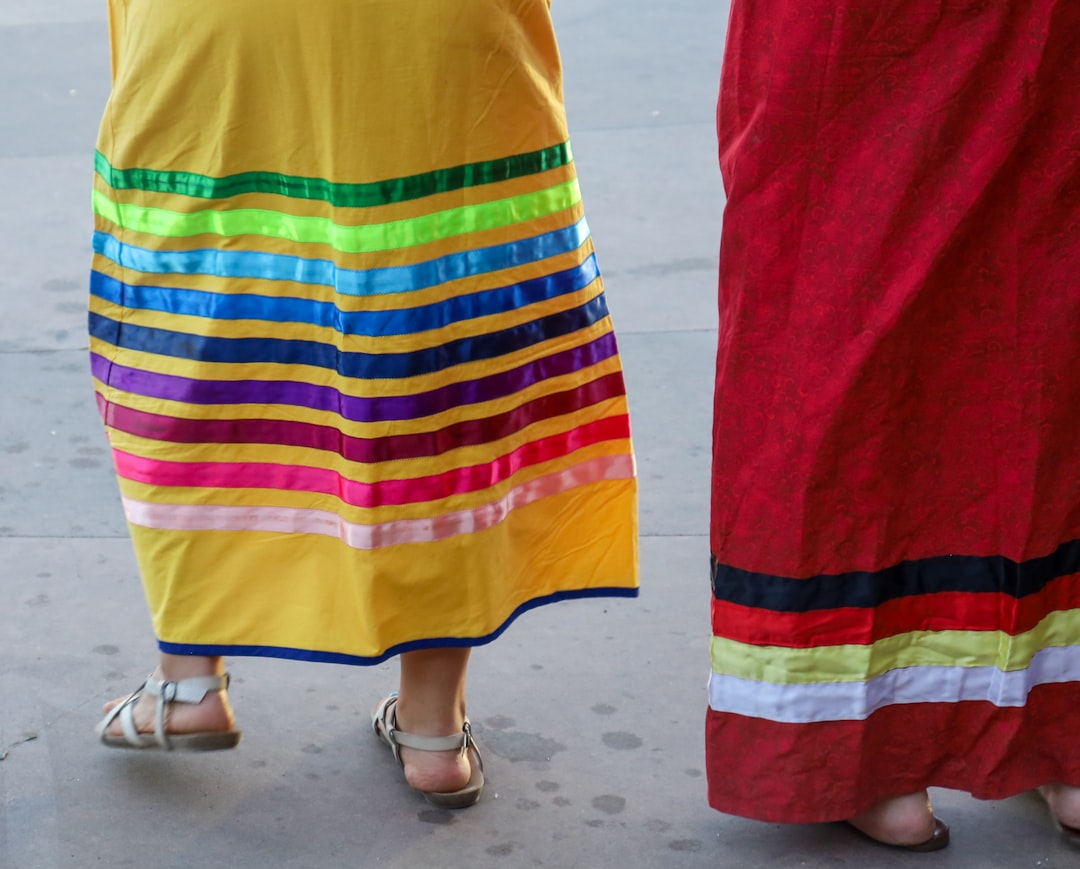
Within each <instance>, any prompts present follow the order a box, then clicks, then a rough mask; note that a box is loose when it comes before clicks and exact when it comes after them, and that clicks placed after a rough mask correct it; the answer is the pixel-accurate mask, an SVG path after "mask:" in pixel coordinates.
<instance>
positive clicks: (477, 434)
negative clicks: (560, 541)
mask: <svg viewBox="0 0 1080 869" xmlns="http://www.w3.org/2000/svg"><path fill="white" fill-rule="evenodd" d="M624 394H625V391H624V388H623V380H622V374H620V373H619V372H617V371H615V372H612V373H611V374H607V375H605V376H603V377H599V378H597V379H596V380H590V381H589V382H587V383H583V384H581V385H580V386H578V387H576V388H574V389H567V390H563V391H561V392H555V393H552V394H550V395H543V396H541V397H540V398H536V399H533V400H532V401H529V402H526V403H524V404H522V405H519V406H518V407H516V408H514V409H513V410H509V411H506V412H505V413H500V414H495V415H493V416H488V417H484V418H482V419H470V420H463V421H462V422H458V423H454V424H452V425H448V426H444V427H442V428H440V429H436V430H434V431H425V432H418V433H416V434H398V435H387V436H384V437H377V438H361V437H353V436H350V435H346V434H343V433H342V432H341V431H340V430H339V429H338V428H337V427H336V426H331V425H316V424H314V423H308V422H295V421H290V420H282V419H184V418H177V417H172V416H164V415H162V414H156V413H147V412H145V411H141V410H135V409H133V408H130V407H124V406H123V405H120V404H111V403H109V402H108V401H106V400H105V398H104V397H103V396H102V395H101V394H100V393H98V396H97V400H98V408H99V410H100V411H101V415H102V418H103V419H104V420H105V424H106V425H107V426H109V427H110V428H113V429H116V430H118V431H123V432H127V433H128V434H132V435H135V436H136V437H142V438H147V439H149V440H156V441H167V442H171V443H185V444H277V445H281V446H294V447H307V448H310V449H315V450H325V451H327V452H332V453H338V454H339V455H341V456H343V457H344V458H346V459H348V460H349V461H351V462H367V463H375V462H388V461H393V460H395V459H409V458H419V457H421V456H437V455H441V454H443V453H445V452H448V451H449V450H454V449H458V448H460V447H466V446H476V445H478V444H485V443H490V442H491V441H497V440H501V439H502V438H504V437H508V436H509V435H512V434H514V433H515V432H518V431H521V430H522V429H524V428H525V427H526V426H530V425H532V424H534V423H536V422H540V421H541V420H546V419H551V418H553V417H560V416H566V415H567V414H571V413H574V412H575V411H579V410H582V409H583V408H586V407H591V406H592V405H595V404H598V403H600V402H602V401H607V400H609V399H612V398H617V397H619V396H622V395H624Z"/></svg>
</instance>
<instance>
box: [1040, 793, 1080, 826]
mask: <svg viewBox="0 0 1080 869" xmlns="http://www.w3.org/2000/svg"><path fill="white" fill-rule="evenodd" d="M1039 793H1040V794H1042V796H1043V799H1044V800H1046V804H1047V805H1048V806H1049V807H1050V814H1051V815H1053V816H1054V818H1055V819H1056V820H1057V822H1058V823H1059V824H1063V825H1064V826H1066V827H1072V828H1073V829H1074V830H1080V788H1076V787H1071V786H1070V785H1065V784H1062V783H1061V782H1051V783H1050V784H1047V785H1043V786H1042V787H1041V788H1039Z"/></svg>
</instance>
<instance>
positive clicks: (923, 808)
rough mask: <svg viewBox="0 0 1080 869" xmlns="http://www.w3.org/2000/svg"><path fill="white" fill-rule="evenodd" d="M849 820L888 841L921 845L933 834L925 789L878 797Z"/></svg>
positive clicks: (884, 842)
mask: <svg viewBox="0 0 1080 869" xmlns="http://www.w3.org/2000/svg"><path fill="white" fill-rule="evenodd" d="M848 823H849V824H851V826H853V827H854V828H855V829H856V830H858V831H859V832H861V833H863V834H864V835H866V836H869V837H870V838H871V839H874V840H876V841H878V842H881V843H883V844H885V845H900V846H907V845H920V844H922V843H923V842H925V841H927V840H928V839H929V838H930V837H931V836H933V835H934V811H933V809H931V808H930V795H929V794H927V792H926V791H919V792H917V793H914V794H906V795H904V796H902V797H887V798H885V799H883V800H879V801H878V802H877V803H875V804H874V805H873V806H871V807H870V808H869V809H867V810H866V811H865V812H861V813H860V814H858V815H856V816H855V817H853V818H850V819H849V820H848Z"/></svg>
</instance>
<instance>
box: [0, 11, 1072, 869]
mask: <svg viewBox="0 0 1080 869" xmlns="http://www.w3.org/2000/svg"><path fill="white" fill-rule="evenodd" d="M104 5H105V4H104V3H103V2H90V0H33V2H30V0H0V84H2V86H3V87H2V90H0V123H2V133H3V135H2V136H0V171H2V172H3V177H4V178H5V185H4V192H5V195H4V199H3V206H2V207H0V251H2V261H3V268H2V269H0V311H2V312H3V315H2V317H0V637H2V641H3V648H4V652H5V654H4V657H3V662H2V664H0V755H3V759H2V760H0V795H2V807H3V811H2V812H0V866H3V867H5V869H83V867H93V866H109V867H113V866H115V867H124V866H138V867H148V869H189V867H215V869H216V867H234V869H250V867H256V866H258V867H260V869H276V867H289V869H293V867H295V869H336V867H345V866H350V867H351V866H357V867H368V866H371V867H375V866H379V867H393V869H398V867H401V869H405V867H425V866H438V867H443V866H462V867H465V866H468V867H476V869H484V867H524V866H542V867H579V866H580V867H609V866H610V867H616V866H617V867H625V869H635V867H672V869H683V867H686V869H698V867H732V869H757V867H810V869H818V867H821V869H824V867H835V866H841V865H850V866H867V867H893V866H897V867H900V866H909V865H910V866H915V865H928V864H931V863H933V864H934V865H938V866H948V867H976V866H978V867H988V869H1005V867H1008V869H1014V867H1039V869H1064V867H1068V866H1077V865H1080V860H1078V859H1077V856H1076V854H1075V852H1068V851H1066V850H1065V849H1064V847H1063V846H1061V845H1060V844H1059V843H1058V842H1057V840H1056V839H1055V837H1054V836H1053V835H1052V832H1051V829H1050V826H1049V823H1048V821H1047V820H1046V817H1045V814H1044V812H1043V811H1042V810H1041V807H1040V806H1039V805H1038V804H1037V803H1036V802H1035V801H1034V800H1032V799H1030V798H1027V797H1020V798H1016V799H1013V800H1008V801H1005V802H1002V803H996V804H986V803H977V802H975V801H973V800H971V799H970V798H968V797H967V796H965V795H963V794H956V793H950V792H936V793H935V794H934V797H935V802H936V804H937V806H938V809H939V812H940V813H941V814H942V815H943V816H945V817H946V818H947V819H948V820H949V822H950V823H951V824H952V826H953V845H952V847H951V848H950V849H948V850H947V851H945V852H943V853H941V854H937V855H910V854H904V853H899V852H894V851H890V850H887V849H884V848H880V847H877V846H874V845H873V844H870V843H868V842H865V841H863V840H861V839H860V838H858V837H857V836H856V835H854V834H853V833H851V832H850V831H848V830H846V829H845V828H843V827H841V826H839V825H824V826H815V827H784V826H779V825H773V824H761V823H755V822H752V821H746V820H741V819H737V818H729V817H724V816H721V815H719V814H717V813H715V812H713V811H711V810H710V809H709V808H708V806H707V805H706V802H705V783H704V775H703V756H702V755H703V745H702V732H703V718H704V709H705V702H706V697H705V690H704V688H705V679H706V675H707V668H708V656H707V647H708V600H709V588H708V578H707V557H708V545H707V538H706V527H707V509H708V506H707V503H708V484H707V480H708V438H709V412H710V398H711V396H710V391H711V378H712V372H711V367H712V355H713V349H714V344H715V337H714V330H715V305H714V286H715V269H716V248H717V242H718V238H719V224H720V210H721V191H720V183H719V177H718V173H717V170H716V168H715V142H714V133H713V103H714V97H715V89H716V81H717V75H718V70H719V61H720V53H721V49H722V45H723V37H724V24H725V20H726V5H725V4H724V3H723V2H714V0H668V2H666V3H664V4H657V3H646V2H643V0H622V2H615V0H555V3H554V7H555V12H556V18H557V23H558V25H559V27H560V37H561V42H562V47H563V52H564V58H565V63H566V73H567V82H566V84H567V96H568V106H569V111H570V120H571V128H572V131H573V134H574V150H575V155H576V159H577V163H578V167H579V171H580V174H581V180H582V187H583V191H584V195H585V202H586V207H587V210H588V213H589V219H590V224H591V226H592V228H593V233H594V236H595V239H596V245H597V249H598V252H599V256H600V262H601V266H602V267H603V269H604V270H605V273H606V276H607V284H608V293H609V302H610V306H611V308H612V311H613V314H614V317H615V321H616V326H617V328H618V330H619V336H620V343H621V347H622V350H623V356H624V360H625V363H626V367H627V378H628V382H629V389H630V396H631V402H632V410H633V412H634V414H635V417H634V425H635V435H636V439H637V447H638V455H639V461H640V469H641V481H642V505H641V506H642V526H643V535H644V536H643V541H642V544H643V545H642V554H643V591H642V596H641V598H640V599H639V600H637V601H606V602H605V601H589V602H578V603H572V604H565V605H560V606H554V607H547V608H544V609H542V610H539V611H536V612H533V613H529V614H527V615H525V616H524V617H522V618H521V619H520V620H519V622H518V623H517V624H515V625H514V626H513V627H511V628H510V630H509V631H508V632H507V633H506V634H505V635H504V636H503V637H502V638H501V639H500V640H499V641H498V642H496V643H495V644H493V645H491V646H488V647H485V648H483V649H481V650H479V651H478V652H477V653H476V654H475V656H474V666H473V668H472V670H471V685H470V708H471V713H472V715H473V718H474V722H475V724H476V727H477V731H478V733H479V735H480V738H481V739H482V742H483V744H484V746H485V748H486V754H487V771H488V778H489V782H490V784H489V791H488V793H487V794H486V796H485V798H484V800H483V801H482V802H481V804H480V805H478V806H477V807H475V808H473V809H470V810H468V811H466V812H460V813H449V812H442V811H436V810H434V809H432V808H430V807H429V806H427V804H426V803H424V802H423V801H422V800H420V799H419V798H418V797H417V796H416V795H415V794H413V793H412V792H411V791H409V790H408V789H407V788H406V787H405V786H404V785H403V784H402V783H401V777H400V774H399V772H398V771H397V770H396V769H395V766H394V762H393V760H392V759H391V757H390V755H389V753H388V752H386V751H385V750H384V749H382V747H381V746H379V745H378V744H377V743H376V741H375V740H374V738H373V737H371V735H370V733H369V732H368V724H367V716H368V710H369V709H370V707H371V706H372V705H373V703H374V702H375V701H376V700H377V699H378V697H379V696H380V694H381V693H382V692H384V691H385V689H386V688H387V686H388V685H391V684H392V683H393V681H394V675H395V671H394V665H393V664H387V665H384V666H380V667H375V668H370V669H368V668H363V669H361V668H345V667H334V666H328V665H310V664H298V663H291V662H284V661H273V660H253V659H236V660H233V661H231V662H230V669H231V671H232V673H233V675H234V688H233V691H232V697H233V701H234V703H235V705H236V707H237V710H238V714H239V718H240V725H241V726H242V727H243V728H244V729H245V731H246V732H245V736H244V741H243V743H242V744H241V747H240V748H239V749H238V750H237V751H235V752H229V753H222V754H214V755H207V756H203V757H193V756H179V755H172V756H164V755H156V754H146V755H141V754H135V753H131V754H124V753H120V752H109V751H107V750H105V749H103V748H101V747H99V746H98V745H96V743H95V739H94V735H93V732H92V731H93V725H94V724H95V723H96V721H97V719H98V710H99V708H100V704H101V702H102V701H103V700H104V699H106V698H108V697H111V696H115V695H116V694H119V693H122V692H125V691H127V690H129V689H130V688H132V687H134V685H135V684H137V682H138V681H139V680H140V679H141V678H142V676H143V675H144V674H145V672H146V671H147V670H148V669H149V667H150V666H151V664H152V660H153V658H154V654H155V651H154V643H153V639H152V637H151V635H150V627H149V620H148V617H147V615H146V612H145V605H144V603H143V599H142V593H141V590H140V587H139V582H138V578H137V575H136V571H135V565H134V559H133V557H132V553H131V549H130V545H129V543H128V541H127V538H126V530H125V526H124V522H123V518H122V514H121V510H120V506H119V500H118V497H117V494H116V485H115V481H114V479H113V475H112V470H111V464H110V460H109V455H108V450H107V447H106V443H105V439H104V436H103V434H102V432H101V429H100V425H99V422H98V419H97V415H96V411H95V408H94V406H93V401H92V391H91V385H90V377H89V373H88V371H87V364H86V348H87V341H86V337H85V297H86V289H85V285H86V272H87V267H88V263H89V257H90V251H89V244H88V240H89V234H90V210H89V189H90V180H91V171H92V165H91V156H92V153H93V144H94V139H95V131H96V125H97V121H98V118H99V116H100V112H101V109H102V106H103V104H104V100H105V96H106V94H107V89H108V57H109V54H108V45H107V32H106V26H105V21H104Z"/></svg>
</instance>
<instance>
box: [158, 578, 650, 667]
mask: <svg viewBox="0 0 1080 869" xmlns="http://www.w3.org/2000/svg"><path fill="white" fill-rule="evenodd" d="M637 596H638V590H637V589H636V588H585V589H576V590H573V591H557V592H555V593H554V594H549V595H545V596H544V597H538V598H534V599H533V600H530V601H527V602H525V603H523V604H522V605H521V606H519V607H518V608H517V609H516V610H514V611H513V613H511V614H510V617H509V618H508V619H507V620H506V621H505V622H503V623H502V624H501V625H500V626H499V627H498V628H497V629H496V630H494V631H492V632H491V633H490V634H487V635H485V636H483V637H436V638H434V639H430V640H414V641H413V642H409V643H399V644H398V645H396V646H391V647H390V648H389V649H387V650H386V651H385V652H383V653H382V654H381V655H373V656H371V657H365V656H363V655H345V654H342V653H341V652H320V651H312V650H308V649H294V648H290V647H288V646H229V645H203V644H193V643H167V642H164V641H163V640H158V648H160V649H161V651H163V652H165V653H166V654H168V655H201V656H205V657H217V656H219V655H243V656H248V657H260V658H287V659H289V660H291V661H315V662H318V663H325V664H353V665H357V666H363V667H367V666H372V665H374V664H381V663H382V662H383V661H387V660H389V659H390V658H393V657H396V656H397V655H400V654H402V653H403V652H415V651H419V650H420V649H461V648H472V647H474V646H483V645H486V644H487V643H490V642H491V641H492V640H495V639H498V637H499V636H500V635H501V634H502V632H503V631H505V630H506V629H507V628H508V627H510V625H511V624H512V623H513V622H514V621H515V620H516V619H517V617H518V616H520V615H522V614H523V613H526V612H528V611H529V610H531V609H536V608H537V607H541V606H544V605H546V604H551V603H559V602H560V601H564V600H584V599H588V598H598V597H619V598H634V597H637Z"/></svg>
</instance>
